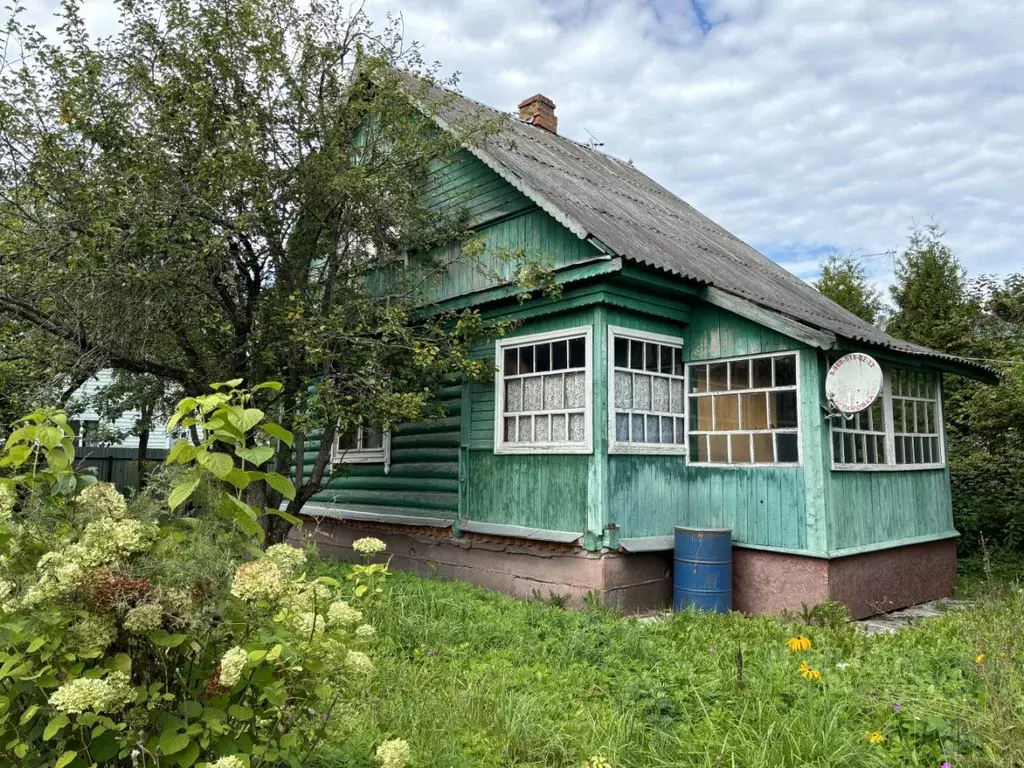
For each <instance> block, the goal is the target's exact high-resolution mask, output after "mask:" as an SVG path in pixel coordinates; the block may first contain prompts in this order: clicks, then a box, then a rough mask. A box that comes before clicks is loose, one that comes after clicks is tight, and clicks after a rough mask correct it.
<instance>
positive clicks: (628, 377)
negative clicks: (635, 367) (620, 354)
mask: <svg viewBox="0 0 1024 768" xmlns="http://www.w3.org/2000/svg"><path fill="white" fill-rule="evenodd" d="M615 407H616V408H632V407H633V374H631V373H628V372H626V371H616V372H615Z"/></svg>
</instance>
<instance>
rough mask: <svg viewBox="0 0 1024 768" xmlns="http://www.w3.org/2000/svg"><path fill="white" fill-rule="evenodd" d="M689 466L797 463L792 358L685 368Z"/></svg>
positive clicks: (796, 385) (796, 406) (743, 359)
mask: <svg viewBox="0 0 1024 768" xmlns="http://www.w3.org/2000/svg"><path fill="white" fill-rule="evenodd" d="M686 377H687V386H686V390H687V393H688V394H687V408H688V423H689V434H690V441H689V455H690V459H689V461H690V463H691V464H790V465H795V464H799V463H800V433H799V430H800V418H799V402H800V396H799V378H798V375H797V354H796V353H795V352H786V353H781V354H772V355H757V356H751V357H741V358H731V359H727V360H710V361H708V362H703V363H689V364H687V366H686Z"/></svg>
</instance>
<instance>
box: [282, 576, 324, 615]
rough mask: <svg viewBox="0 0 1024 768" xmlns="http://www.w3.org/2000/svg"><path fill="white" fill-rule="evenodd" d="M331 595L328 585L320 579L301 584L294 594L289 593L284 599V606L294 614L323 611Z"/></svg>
mask: <svg viewBox="0 0 1024 768" xmlns="http://www.w3.org/2000/svg"><path fill="white" fill-rule="evenodd" d="M333 596H334V595H333V592H331V588H330V587H328V586H327V585H326V584H324V583H323V582H322V581H314V582H311V583H309V584H303V585H301V586H300V587H299V590H298V591H297V592H296V593H295V594H293V595H289V596H288V597H287V598H286V599H285V601H284V607H285V608H287V609H288V610H289V611H291V612H292V613H295V614H300V613H311V612H314V611H318V610H319V611H323V610H324V606H326V605H329V604H330V602H331V598H332V597H333Z"/></svg>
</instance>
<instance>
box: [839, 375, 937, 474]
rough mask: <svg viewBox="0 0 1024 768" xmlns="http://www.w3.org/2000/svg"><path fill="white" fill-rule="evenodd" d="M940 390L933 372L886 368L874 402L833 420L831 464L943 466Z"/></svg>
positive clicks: (856, 465) (844, 465) (849, 465)
mask: <svg viewBox="0 0 1024 768" xmlns="http://www.w3.org/2000/svg"><path fill="white" fill-rule="evenodd" d="M939 392H940V389H939V382H938V377H937V376H936V375H935V374H932V373H921V372H917V371H906V370H900V369H896V370H892V371H888V372H887V375H886V385H885V388H884V390H883V392H882V394H881V395H880V396H879V398H878V399H877V400H876V401H875V402H874V403H873V404H872V405H871V407H870V408H868V409H867V410H865V411H862V412H860V413H858V414H855V415H854V416H853V417H852V418H850V419H843V420H842V421H833V422H832V424H831V431H832V463H833V465H834V466H837V467H859V466H883V467H885V466H888V467H892V466H915V465H928V466H941V465H942V464H943V456H942V431H941V425H940V422H939V420H940V418H941V416H940V414H941V407H940V403H939Z"/></svg>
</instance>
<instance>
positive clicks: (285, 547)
mask: <svg viewBox="0 0 1024 768" xmlns="http://www.w3.org/2000/svg"><path fill="white" fill-rule="evenodd" d="M266 556H267V559H269V560H270V561H271V562H272V563H274V565H276V566H277V567H278V568H279V569H281V573H283V574H287V575H288V576H298V575H299V574H300V573H301V572H302V569H303V568H305V567H306V553H305V552H303V551H302V550H301V549H298V548H297V547H293V546H292V545H291V544H275V545H274V546H272V547H267V551H266Z"/></svg>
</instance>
